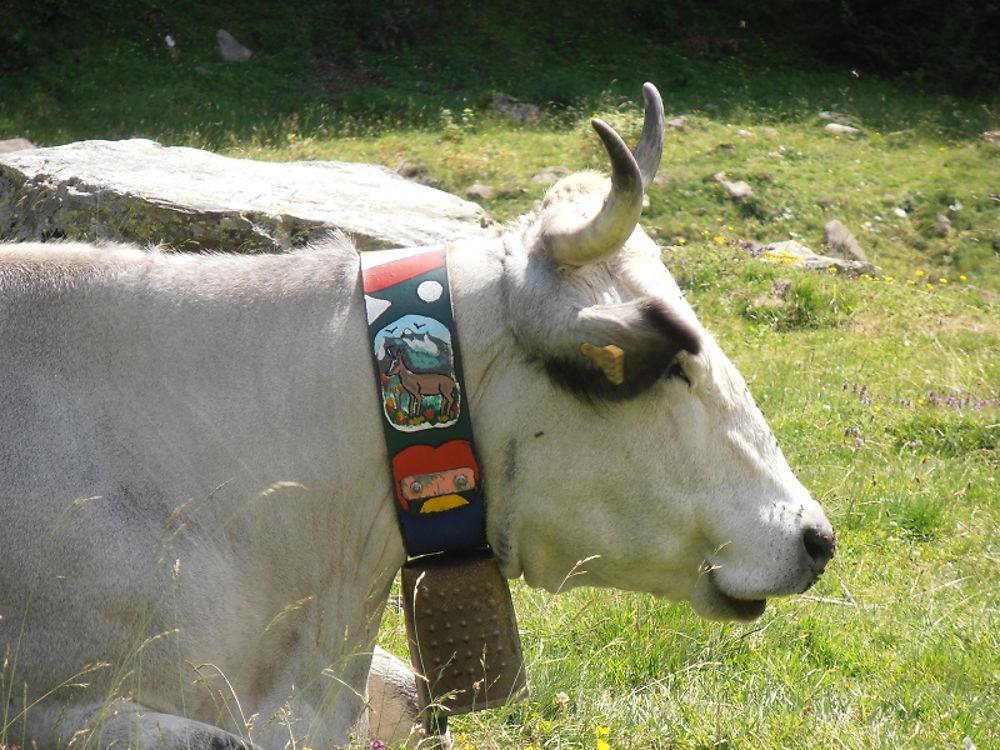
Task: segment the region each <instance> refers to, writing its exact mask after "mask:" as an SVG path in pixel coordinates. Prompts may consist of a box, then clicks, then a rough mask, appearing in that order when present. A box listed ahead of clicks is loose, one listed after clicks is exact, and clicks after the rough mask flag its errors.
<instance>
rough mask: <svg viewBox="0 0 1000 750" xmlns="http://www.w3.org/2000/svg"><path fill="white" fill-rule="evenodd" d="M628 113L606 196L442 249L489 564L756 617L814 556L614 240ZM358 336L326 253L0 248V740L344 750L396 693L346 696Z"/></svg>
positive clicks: (365, 559) (744, 431) (695, 345)
mask: <svg viewBox="0 0 1000 750" xmlns="http://www.w3.org/2000/svg"><path fill="white" fill-rule="evenodd" d="M644 93H645V99H646V118H645V122H644V126H643V131H642V135H641V138H640V142H639V144H638V146H637V148H636V149H635V152H634V153H633V152H632V151H630V150H629V148H628V147H627V146H626V144H625V143H624V142H623V140H622V139H621V137H619V135H618V134H617V133H616V132H615V131H614V130H613V129H612V128H611V127H610V126H608V125H607V124H606V123H604V122H603V121H601V120H597V119H595V120H594V121H593V126H594V128H595V130H596V132H597V134H598V136H599V138H600V140H601V142H602V143H603V145H604V148H605V149H606V151H607V153H608V156H609V159H610V165H611V177H610V179H608V178H607V177H604V176H602V175H601V174H598V173H592V172H582V173H577V174H573V175H569V176H567V177H565V178H563V179H562V180H561V181H560V182H558V183H556V184H555V185H553V186H552V187H551V189H549V191H548V192H547V194H546V196H545V198H544V200H543V201H542V203H541V204H540V206H539V207H538V208H537V209H536V210H535V211H534V212H533V213H532V214H530V215H528V216H526V217H524V218H522V219H520V220H518V221H516V222H514V223H512V224H511V225H509V226H507V227H506V228H505V229H504V230H503V231H502V232H498V233H496V235H495V236H492V237H489V238H487V239H484V240H478V241H464V242H457V243H455V244H453V245H451V246H450V247H449V248H448V250H447V253H448V258H449V266H450V270H449V273H450V278H451V287H452V304H453V306H454V309H455V316H456V321H457V329H458V337H459V339H460V341H461V346H462V351H463V356H464V370H465V380H464V388H465V393H464V394H463V398H465V399H466V400H467V403H468V405H469V406H470V407H471V410H472V411H471V414H472V417H473V423H474V428H475V432H476V440H477V445H478V451H479V459H480V463H481V468H482V476H483V481H484V482H485V487H486V490H487V496H488V513H487V537H488V540H489V543H490V545H491V547H492V549H493V551H494V554H495V556H496V558H497V561H498V563H499V566H500V569H501V571H502V573H503V575H504V576H506V577H507V578H509V579H517V578H519V577H522V576H523V578H524V580H525V581H526V582H527V584H528V585H529V586H533V587H541V588H543V589H546V590H548V591H551V592H556V591H560V590H566V589H568V588H570V587H573V586H579V585H590V586H600V587H616V588H619V589H626V590H631V591H639V592H649V593H652V594H655V595H658V596H664V597H668V598H670V599H673V600H677V601H686V602H689V603H690V605H691V606H692V607H693V609H694V610H695V611H696V612H697V613H699V614H700V615H703V616H705V617H708V618H713V619H719V620H752V619H754V618H757V617H759V616H760V615H761V613H762V612H763V610H764V607H765V601H766V599H768V598H770V597H775V596H782V595H790V594H795V593H799V592H802V591H804V590H805V589H807V588H808V587H809V586H811V585H812V584H813V582H814V581H815V580H816V579H817V577H818V576H819V575H820V573H821V572H822V571H823V569H824V567H825V566H826V565H827V562H828V561H829V560H830V558H831V556H832V555H833V553H834V548H835V535H834V531H833V529H832V527H831V525H830V523H829V522H828V521H827V519H826V517H825V515H824V513H823V511H822V510H821V508H820V506H819V505H818V504H817V503H816V502H815V501H814V499H813V498H812V497H811V495H810V493H809V492H808V491H807V490H806V489H805V488H804V487H803V485H802V484H801V483H800V482H799V481H798V480H797V479H796V477H795V475H794V474H793V473H792V470H791V469H790V468H789V466H788V463H787V462H786V460H785V458H784V456H783V455H782V452H781V450H780V448H779V446H778V443H777V441H776V439H775V437H774V435H773V434H772V433H771V431H770V430H769V429H768V426H767V424H766V422H765V420H764V418H763V416H762V415H761V412H760V411H759V409H758V408H757V406H756V405H755V403H754V401H753V399H752V398H751V396H750V394H749V392H748V390H747V386H746V383H745V381H744V380H743V378H742V377H741V376H740V374H739V372H738V371H737V369H736V367H735V366H734V365H733V364H732V362H730V360H729V359H728V358H727V357H726V356H725V355H724V354H723V352H722V351H721V350H720V348H719V346H718V344H717V343H716V341H715V340H714V339H713V338H712V336H711V335H710V334H709V333H708V332H707V331H706V330H705V329H704V328H703V327H702V326H701V324H700V323H699V321H698V320H697V318H696V316H695V314H694V312H693V310H692V308H691V307H690V305H689V304H688V303H687V302H686V301H685V299H684V297H683V295H682V293H681V291H680V289H679V287H678V285H677V284H676V283H675V281H674V280H673V278H672V277H671V276H670V274H669V273H668V271H667V270H666V268H665V267H664V264H663V262H662V260H661V253H660V250H659V249H658V248H657V246H656V245H655V243H654V242H653V241H652V240H651V239H650V238H649V237H648V236H647V235H646V234H645V233H644V232H643V230H642V229H641V228H640V227H639V216H640V212H641V210H642V202H643V195H644V192H645V190H646V189H648V187H649V185H650V183H651V181H652V179H653V176H654V174H655V172H656V169H657V167H658V164H659V161H660V155H661V151H662V133H663V107H662V103H661V101H660V97H659V95H658V93H657V92H656V90H655V88H654V87H653V86H652V85H650V84H647V85H646V86H645V89H644ZM366 326H367V321H366V313H365V305H364V302H363V299H362V293H361V286H360V281H359V253H358V252H357V251H356V249H355V248H354V247H353V246H352V244H351V242H350V241H349V239H348V238H345V237H342V236H341V237H332V238H330V239H329V240H327V241H324V242H320V243H317V245H316V246H314V247H311V248H307V249H304V250H299V251H293V252H290V253H287V254H283V255H266V254H261V255H253V256H251V255H240V256H237V255H221V254H204V255H191V254H174V253H168V252H163V251H160V250H157V249H142V248H138V247H135V246H131V245H127V244H93V245H92V244H82V243H72V242H66V243H51V244H41V243H30V244H19V245H18V244H14V245H7V246H4V247H3V248H2V250H0V352H2V356H0V407H2V408H0V419H2V420H3V424H5V425H6V427H5V428H4V429H3V434H4V440H3V441H2V442H0V493H2V496H0V615H2V619H0V654H2V660H0V663H2V664H3V668H2V672H0V686H2V687H3V690H2V692H3V700H4V704H3V708H2V710H0V719H2V724H0V729H2V732H0V742H7V743H16V744H19V745H22V746H26V747H27V746H36V745H37V746H38V747H40V748H55V747H64V746H70V745H77V746H79V747H93V748H106V747H111V746H117V747H126V746H129V747H141V748H145V749H146V750H149V749H151V748H163V749H164V750H173V749H175V748H198V749H199V750H207V749H211V750H220V749H222V748H238V747H251V746H253V747H260V748H273V749H275V750H277V749H279V748H283V747H285V746H286V745H289V743H291V745H290V746H302V745H308V746H310V747H314V748H319V747H329V746H341V745H344V744H345V743H348V742H349V741H350V737H351V736H352V733H356V732H361V731H364V723H365V721H366V718H367V716H368V712H367V711H366V695H370V696H375V695H376V694H378V695H389V694H392V695H400V694H404V695H405V694H407V689H405V683H406V681H407V680H409V684H410V686H411V687H412V679H413V678H412V676H409V677H407V676H406V675H405V674H404V671H403V670H402V667H401V666H400V665H398V664H396V663H395V662H393V660H392V659H391V658H389V657H387V656H386V655H385V654H382V653H378V652H374V653H375V660H374V662H375V664H376V668H375V669H373V668H372V663H373V643H374V640H375V637H376V635H377V631H378V626H379V620H380V617H381V614H382V610H383V608H384V606H385V603H386V600H387V595H388V593H389V591H390V586H391V584H392V582H393V579H394V576H395V575H396V573H397V571H398V570H399V569H400V566H401V564H402V563H403V562H404V559H405V552H404V547H403V543H402V540H401V535H400V530H399V527H398V524H397V519H396V517H395V511H394V507H393V497H392V496H393V489H392V486H391V482H390V479H389V472H388V469H387V466H386V455H387V454H386V445H385V442H384V439H383V434H382V428H381V425H380V421H379V420H380V409H381V405H380V404H379V402H378V396H377V393H376V388H375V387H374V385H373V382H372V381H373V377H372V375H373V370H372V363H371V361H370V357H371V349H370V342H369V340H368V337H367V328H366ZM581 560H586V563H585V564H583V565H580V564H579V563H580V561H581ZM571 571H572V572H573V573H574V574H573V575H572V576H569V575H568V574H569V573H570V572H571ZM400 680H401V681H402V683H400V682H399V681H400ZM394 681H395V682H394ZM390 683H392V684H397V686H398V684H404V689H397V690H395V692H394V691H393V689H392V685H391V684H390ZM366 685H367V687H366ZM387 686H388V687H387ZM373 701H374V698H373ZM397 704H398V705H392V706H390V708H392V711H390V712H389V713H393V712H395V713H394V715H395V716H396V718H397V719H399V720H400V722H401V723H402V724H403V725H407V728H408V724H407V722H408V721H409V720H412V718H413V717H412V715H411V714H412V706H410V704H409V703H407V702H406V701H403V702H402V703H399V701H397ZM374 708H377V706H374ZM400 717H402V718H400ZM369 731H371V732H373V733H377V732H378V731H382V729H380V728H379V727H378V726H374V727H371V728H370V730H369ZM383 739H385V737H383Z"/></svg>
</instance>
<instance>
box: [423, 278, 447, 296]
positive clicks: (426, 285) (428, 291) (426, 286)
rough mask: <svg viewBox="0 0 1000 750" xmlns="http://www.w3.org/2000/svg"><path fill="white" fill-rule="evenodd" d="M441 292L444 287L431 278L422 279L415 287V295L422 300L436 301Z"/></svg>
mask: <svg viewBox="0 0 1000 750" xmlns="http://www.w3.org/2000/svg"><path fill="white" fill-rule="evenodd" d="M443 293H444V287H443V286H441V282H440V281H434V280H433V279H429V280H427V281H423V282H421V283H420V285H419V286H418V287H417V296H418V297H420V299H422V300H423V301H424V302H437V301H438V300H439V299H441V295H442V294H443Z"/></svg>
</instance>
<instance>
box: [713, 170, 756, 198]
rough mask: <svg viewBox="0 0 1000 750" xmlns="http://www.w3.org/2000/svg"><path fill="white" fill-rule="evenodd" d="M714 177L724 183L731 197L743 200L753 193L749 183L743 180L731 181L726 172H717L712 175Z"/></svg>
mask: <svg viewBox="0 0 1000 750" xmlns="http://www.w3.org/2000/svg"><path fill="white" fill-rule="evenodd" d="M712 179H713V180H715V181H716V182H717V183H719V184H720V185H722V187H723V188H724V189H725V191H726V192H727V193H728V194H729V197H730V198H734V199H736V200H738V201H742V200H746V199H747V198H749V197H750V196H751V195H753V188H751V187H750V186H749V185H748V184H747V183H745V182H743V180H735V181H731V180H730V179H729V178H728V177H726V173H725V172H717V173H716V174H714V175H712Z"/></svg>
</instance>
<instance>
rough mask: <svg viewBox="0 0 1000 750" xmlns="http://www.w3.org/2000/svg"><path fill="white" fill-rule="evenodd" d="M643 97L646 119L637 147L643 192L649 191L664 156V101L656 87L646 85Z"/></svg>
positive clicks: (649, 84) (636, 154) (643, 89)
mask: <svg viewBox="0 0 1000 750" xmlns="http://www.w3.org/2000/svg"><path fill="white" fill-rule="evenodd" d="M642 96H643V98H644V99H645V100H646V117H645V119H644V120H643V123H642V135H641V136H639V145H638V146H636V147H635V151H634V152H633V153H634V154H635V160H636V163H638V165H639V173H640V174H642V190H643V192H645V191H647V190H649V186H650V184H651V183H652V182H653V178H654V177H656V170H657V168H658V167H659V166H660V157H661V156H663V99H661V98H660V92H659V91H657V90H656V86H654V85H653V84H651V83H645V84H643V86H642Z"/></svg>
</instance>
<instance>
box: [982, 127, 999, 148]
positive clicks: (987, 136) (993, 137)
mask: <svg viewBox="0 0 1000 750" xmlns="http://www.w3.org/2000/svg"><path fill="white" fill-rule="evenodd" d="M981 137H982V139H983V140H984V141H986V142H987V143H992V144H993V145H994V146H1000V130H987V131H986V132H985V133H983V134H982V136H981Z"/></svg>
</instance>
